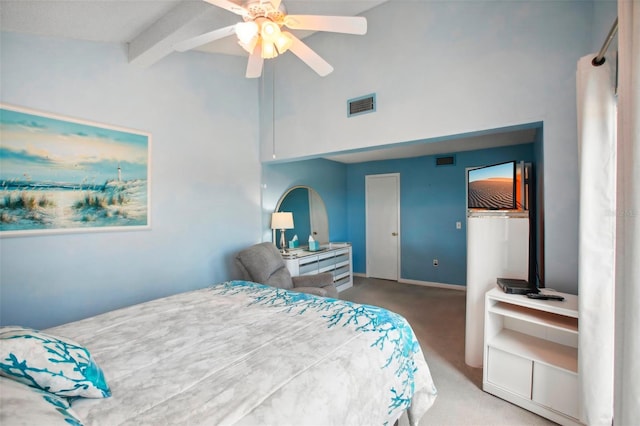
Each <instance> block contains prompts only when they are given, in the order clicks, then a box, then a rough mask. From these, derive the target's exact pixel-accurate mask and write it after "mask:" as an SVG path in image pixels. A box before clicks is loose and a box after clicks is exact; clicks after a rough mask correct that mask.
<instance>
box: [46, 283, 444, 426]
mask: <svg viewBox="0 0 640 426" xmlns="http://www.w3.org/2000/svg"><path fill="white" fill-rule="evenodd" d="M48 332H50V333H55V334H56V335H61V336H66V337H69V338H71V339H74V340H76V341H77V342H79V343H82V344H84V345H85V346H86V347H87V348H89V350H90V351H91V353H92V354H93V356H94V358H95V359H96V361H97V363H98V364H99V365H100V366H101V367H102V369H103V370H104V373H105V376H106V379H107V381H108V383H109V385H110V387H111V390H112V393H113V396H112V397H111V398H108V399H79V400H76V401H74V402H73V403H72V408H73V410H74V411H75V412H76V413H77V414H78V415H79V416H80V417H81V419H83V421H84V422H85V424H87V425H109V426H111V425H120V424H131V425H142V424H145V425H146V424H148V425H151V424H152V425H181V424H189V425H196V424H206V425H245V424H259V425H303V424H310V425H331V424H334V425H376V424H378V425H383V424H393V422H394V421H395V420H396V419H397V418H398V417H399V416H400V414H401V413H402V412H403V411H404V410H405V409H408V414H409V420H410V422H411V423H413V424H417V421H418V420H419V419H420V417H421V416H422V415H423V414H424V413H425V412H426V410H427V409H428V408H429V407H430V406H431V405H432V404H433V401H434V399H435V396H436V389H435V387H434V384H433V381H432V379H431V375H430V372H429V368H428V366H427V364H426V362H425V359H424V355H423V353H422V350H421V349H420V346H419V344H418V342H417V340H416V338H415V335H414V333H413V331H412V330H411V328H410V326H409V324H408V323H407V322H406V320H405V319H404V318H402V317H401V316H399V315H397V314H395V313H392V312H390V311H387V310H385V309H382V308H377V307H373V306H367V305H358V304H355V303H351V302H347V301H343V300H335V299H327V298H321V297H316V296H313V295H309V294H303V293H296V292H290V291H286V290H281V289H276V288H273V287H267V286H263V285H260V284H255V283H249V282H245V281H232V282H228V283H222V284H218V285H215V286H213V287H211V288H207V289H203V290H198V291H192V292H188V293H183V294H178V295H175V296H171V297H167V298H163V299H158V300H154V301H151V302H147V303H143V304H140V305H136V306H131V307H128V308H124V309H120V310H117V311H113V312H109V313H106V314H103V315H99V316H96V317H92V318H88V319H85V320H82V321H78V322H75V323H70V324H66V325H62V326H59V327H55V328H52V329H49V330H48Z"/></svg>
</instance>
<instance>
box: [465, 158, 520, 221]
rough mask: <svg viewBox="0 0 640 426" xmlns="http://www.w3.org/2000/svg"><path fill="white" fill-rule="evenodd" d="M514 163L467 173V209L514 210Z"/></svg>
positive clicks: (515, 185)
mask: <svg viewBox="0 0 640 426" xmlns="http://www.w3.org/2000/svg"><path fill="white" fill-rule="evenodd" d="M517 186H518V185H517V180H516V162H515V161H507V162H504V163H499V164H491V165H489V166H483V167H478V168H476V169H471V170H469V171H468V172H467V208H469V209H480V210H515V209H516V204H517V203H516V188H517Z"/></svg>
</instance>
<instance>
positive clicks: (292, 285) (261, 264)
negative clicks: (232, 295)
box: [235, 243, 338, 299]
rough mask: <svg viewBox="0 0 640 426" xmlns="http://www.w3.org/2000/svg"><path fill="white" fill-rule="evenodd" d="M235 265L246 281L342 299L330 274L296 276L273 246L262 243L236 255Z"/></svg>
mask: <svg viewBox="0 0 640 426" xmlns="http://www.w3.org/2000/svg"><path fill="white" fill-rule="evenodd" d="M235 262H236V265H237V266H238V268H239V269H240V272H241V273H242V278H243V279H244V280H247V281H253V282H256V283H260V284H266V285H270V286H273V287H279V288H284V289H287V290H293V291H300V292H303V293H310V294H315V295H317V296H324V297H333V298H336V299H337V298H338V290H337V289H336V286H335V284H334V283H333V275H332V274H331V273H330V272H324V273H321V274H316V275H301V276H299V277H292V276H291V273H289V270H288V269H287V266H286V265H285V264H284V260H283V259H282V256H281V255H280V252H279V251H278V249H277V248H276V247H275V246H274V245H273V244H272V243H260V244H256V245H253V246H251V247H249V248H247V249H244V250H242V251H241V252H240V253H238V254H237V255H236V258H235Z"/></svg>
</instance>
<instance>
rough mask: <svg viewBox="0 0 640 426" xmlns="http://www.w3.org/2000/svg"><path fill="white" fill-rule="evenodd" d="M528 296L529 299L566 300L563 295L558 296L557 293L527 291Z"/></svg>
mask: <svg viewBox="0 0 640 426" xmlns="http://www.w3.org/2000/svg"><path fill="white" fill-rule="evenodd" d="M527 297H528V298H529V299H538V300H558V301H560V302H562V301H563V300H564V297H563V296H558V295H557V294H544V293H527Z"/></svg>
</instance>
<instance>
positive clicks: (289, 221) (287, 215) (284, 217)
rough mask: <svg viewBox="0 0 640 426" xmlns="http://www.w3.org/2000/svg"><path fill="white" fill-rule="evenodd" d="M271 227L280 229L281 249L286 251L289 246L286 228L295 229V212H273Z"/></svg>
mask: <svg viewBox="0 0 640 426" xmlns="http://www.w3.org/2000/svg"><path fill="white" fill-rule="evenodd" d="M271 229H279V230H280V251H282V253H284V252H285V251H286V247H287V240H286V238H285V237H284V232H285V229H293V213H291V212H275V213H272V214H271Z"/></svg>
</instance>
